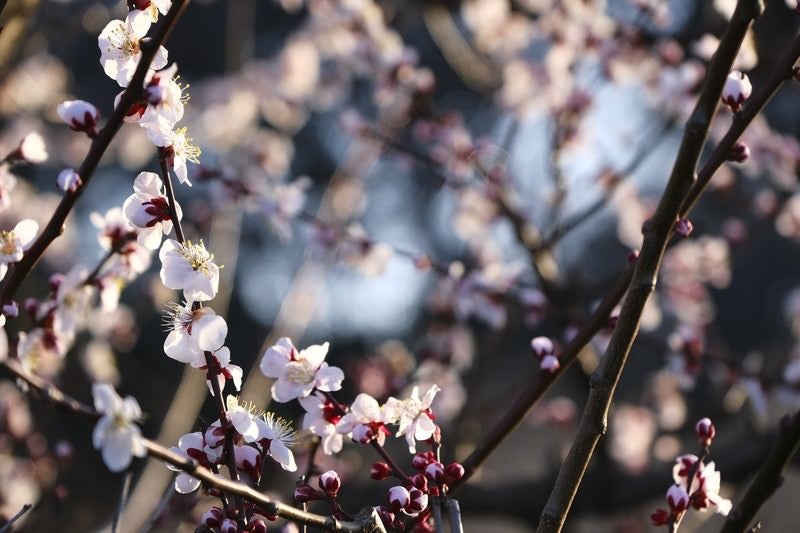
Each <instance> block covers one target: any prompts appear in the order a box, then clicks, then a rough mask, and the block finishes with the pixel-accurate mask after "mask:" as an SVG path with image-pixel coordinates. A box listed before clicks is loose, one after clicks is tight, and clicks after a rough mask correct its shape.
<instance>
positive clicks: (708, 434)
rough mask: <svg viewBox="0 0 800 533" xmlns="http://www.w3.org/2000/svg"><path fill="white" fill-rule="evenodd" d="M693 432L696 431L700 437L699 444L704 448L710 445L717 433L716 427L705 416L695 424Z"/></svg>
mask: <svg viewBox="0 0 800 533" xmlns="http://www.w3.org/2000/svg"><path fill="white" fill-rule="evenodd" d="M694 432H695V433H697V437H698V438H699V439H700V445H701V446H703V447H704V448H705V447H708V446H710V445H711V441H712V440H714V436H716V434H717V429H716V428H715V427H714V424H713V423H712V422H711V419H710V418H708V417H706V418H701V419H700V420H699V421H698V422H697V424H695V426H694Z"/></svg>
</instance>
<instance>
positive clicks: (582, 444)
mask: <svg viewBox="0 0 800 533" xmlns="http://www.w3.org/2000/svg"><path fill="white" fill-rule="evenodd" d="M761 9H762V6H761V3H760V2H758V1H757V0H740V1H739V2H738V3H737V6H736V10H735V11H734V14H733V16H732V17H731V21H730V24H729V26H728V29H727V30H726V32H725V35H723V37H722V40H721V41H720V45H719V49H718V50H717V52H716V54H715V55H714V57H713V58H712V60H711V64H710V65H709V70H708V74H707V76H706V80H705V83H704V84H703V89H702V90H701V93H700V96H699V98H698V101H697V104H696V106H695V109H694V111H693V112H692V114H691V116H690V118H689V120H688V122H687V125H686V129H685V131H684V136H683V141H682V142H681V147H680V150H679V152H678V155H677V157H676V160H675V165H674V166H673V169H672V173H671V175H670V179H669V181H668V183H667V186H666V188H665V190H664V193H663V195H662V197H661V200H660V201H659V203H658V207H657V208H656V212H655V215H654V216H653V218H652V219H651V220H650V221H648V222H647V223H646V224H645V227H644V228H643V233H644V243H643V246H642V251H641V254H640V256H639V258H638V260H637V261H636V267H635V270H634V274H633V278H632V280H631V284H630V288H629V290H628V294H627V296H626V298H625V301H624V303H623V307H622V310H621V312H620V317H619V321H618V322H617V324H616V327H615V329H614V333H613V335H612V337H611V341H610V342H609V345H608V348H607V350H606V353H605V356H604V357H603V360H602V362H601V364H600V366H599V367H598V369H597V370H596V371H595V373H594V374H593V375H592V379H591V382H590V385H591V386H590V390H589V397H588V399H587V402H586V406H585V408H584V411H583V415H582V416H581V420H580V423H579V426H578V432H577V435H576V437H575V440H574V441H573V443H572V446H571V447H570V450H569V453H568V454H567V457H566V459H565V461H564V462H563V464H562V466H561V469H560V470H559V473H558V477H557V479H556V482H555V485H554V487H553V491H552V492H551V494H550V497H549V498H548V501H547V504H546V505H545V507H544V510H543V512H542V516H541V519H540V521H539V527H538V529H537V531H538V532H539V533H544V532H557V531H561V529H562V527H563V526H564V522H565V520H566V518H567V514H568V513H569V510H570V507H571V506H572V502H573V500H574V498H575V494H576V493H577V491H578V487H579V486H580V484H581V481H582V480H583V476H584V474H585V473H586V468H587V467H588V465H589V461H590V460H591V457H592V455H593V454H594V450H595V448H596V446H597V443H598V441H599V440H600V437H601V436H602V435H603V434H604V433H605V431H606V426H607V418H608V411H609V408H610V406H611V401H612V399H613V397H614V393H615V391H616V387H617V384H618V383H619V378H620V376H621V374H622V370H623V368H624V367H625V364H626V362H627V359H628V355H629V354H630V351H631V348H632V347H633V342H634V340H635V339H636V336H637V333H638V330H639V322H640V319H641V316H642V312H643V310H644V306H645V304H646V303H647V300H648V299H649V297H650V294H651V293H652V292H653V290H654V289H655V284H656V279H657V277H658V272H659V270H660V267H661V260H662V258H663V256H664V251H665V250H666V247H667V244H668V242H669V240H670V236H671V234H672V231H673V227H674V225H675V222H676V219H677V217H678V215H679V214H680V211H681V206H682V205H683V203H684V200H685V199H686V198H687V195H688V193H689V191H690V190H691V188H692V186H693V185H694V182H695V179H696V176H695V172H696V168H697V161H698V159H699V157H700V153H701V151H702V149H703V145H704V144H705V141H706V138H707V136H708V130H709V128H710V126H711V121H712V119H713V117H714V115H715V113H716V111H717V108H718V107H719V100H720V94H721V93H722V87H723V85H724V83H725V80H726V78H727V76H728V73H729V72H730V70H731V65H732V64H733V61H734V59H735V57H736V54H737V52H738V50H739V47H740V46H741V43H742V41H743V40H744V37H745V35H746V34H747V31H748V29H749V28H750V24H751V23H752V21H753V20H754V19H755V18H756V17H757V16H758V15H759V14H760V13H761Z"/></svg>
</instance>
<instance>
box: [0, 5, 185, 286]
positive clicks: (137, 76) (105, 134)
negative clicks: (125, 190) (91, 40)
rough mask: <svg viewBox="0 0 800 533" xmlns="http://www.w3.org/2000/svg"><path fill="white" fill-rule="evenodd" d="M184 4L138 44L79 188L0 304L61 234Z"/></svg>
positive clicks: (19, 267) (12, 276)
mask: <svg viewBox="0 0 800 533" xmlns="http://www.w3.org/2000/svg"><path fill="white" fill-rule="evenodd" d="M188 4H189V0H175V1H174V2H173V3H172V7H171V8H170V10H169V12H168V13H167V14H166V15H165V16H164V19H163V21H162V22H161V24H160V25H159V27H158V28H157V29H156V32H155V34H154V35H153V37H152V39H151V40H149V41H147V42H146V43H143V44H142V46H141V49H142V57H141V58H140V59H139V65H138V66H137V67H136V72H135V73H134V75H133V78H132V79H131V82H130V84H128V88H127V89H126V90H125V92H124V93H122V97H121V98H120V101H119V103H118V104H117V106H116V108H115V109H114V112H113V113H112V114H111V116H110V117H109V119H108V122H106V124H105V126H103V129H101V130H100V131H99V132H98V134H97V136H96V137H95V138H94V139H93V140H92V144H91V146H90V147H89V152H88V153H87V154H86V157H85V158H84V159H83V162H82V163H81V165H80V167H79V168H78V175H79V176H80V177H81V180H82V181H83V185H82V186H81V187H78V188H77V189H75V190H74V191H67V192H65V193H64V197H63V198H62V199H61V202H60V203H59V204H58V207H56V210H55V212H54V213H53V216H52V217H51V218H50V220H49V221H48V223H47V225H46V226H45V227H44V229H43V230H42V233H41V235H39V237H38V238H37V239H36V240H35V241H34V243H33V245H31V247H30V249H28V251H27V252H25V255H24V256H23V258H22V259H21V260H20V261H19V262H18V263H16V265H14V267H13V268H12V269H11V271H10V272H9V275H8V277H7V278H6V281H5V283H4V284H3V288H2V290H0V301H2V302H8V301H9V300H12V299H13V298H14V294H16V292H17V289H19V287H20V285H22V282H23V281H24V280H25V278H26V277H27V276H28V274H30V272H31V270H33V267H35V266H36V263H38V262H39V259H40V258H41V257H42V255H43V254H44V252H45V250H47V247H48V246H50V244H51V243H52V242H53V241H54V240H55V239H56V238H57V237H58V236H59V235H61V233H62V232H63V231H64V222H65V221H66V220H67V217H68V216H69V214H70V213H71V212H72V208H73V207H74V206H75V203H76V202H77V201H78V198H80V197H81V195H82V194H83V191H84V189H85V188H86V186H87V185H89V181H90V180H91V179H92V176H93V175H94V171H95V170H96V169H97V166H98V164H99V163H100V158H101V157H103V154H104V153H105V151H106V149H107V148H108V146H109V145H110V144H111V141H112V140H113V139H114V136H115V135H116V134H117V132H118V131H119V129H120V127H121V126H122V123H123V119H124V118H125V114H126V113H127V111H128V109H130V107H131V105H133V104H134V103H135V102H136V101H137V100H139V99H140V97H141V94H142V90H143V86H144V79H145V76H146V75H147V70H148V69H149V68H150V63H151V62H152V61H153V58H154V57H155V54H156V52H158V48H159V46H161V45H162V44H163V43H164V42H165V41H166V39H167V37H168V36H169V34H170V33H171V32H172V28H173V27H174V26H175V24H176V23H177V21H178V19H179V18H180V15H181V13H183V10H184V9H185V8H186V7H187V6H188Z"/></svg>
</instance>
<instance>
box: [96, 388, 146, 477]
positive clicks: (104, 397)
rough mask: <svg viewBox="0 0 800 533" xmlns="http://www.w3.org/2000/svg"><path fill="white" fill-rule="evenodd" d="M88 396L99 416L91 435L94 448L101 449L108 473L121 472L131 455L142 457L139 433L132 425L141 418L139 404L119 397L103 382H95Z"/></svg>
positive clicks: (128, 462)
mask: <svg viewBox="0 0 800 533" xmlns="http://www.w3.org/2000/svg"><path fill="white" fill-rule="evenodd" d="M92 396H93V397H94V408H95V409H97V411H98V412H99V413H100V414H101V416H100V420H98V422H97V425H96V426H95V427H94V432H93V433H92V442H93V444H94V447H95V449H98V450H101V453H102V456H103V461H104V462H105V463H106V466H108V469H109V470H111V471H112V472H120V471H122V470H125V469H126V468H127V467H128V465H130V464H131V459H132V458H133V456H136V457H144V456H145V454H146V450H145V447H144V441H143V439H142V433H141V430H140V429H139V426H137V425H136V422H138V421H139V419H141V417H142V410H141V408H140V407H139V403H138V402H137V401H136V399H135V398H133V397H132V396H126V397H125V399H122V398H120V397H119V395H118V394H117V392H116V391H115V390H114V387H112V386H111V385H108V384H105V383H95V384H94V385H93V386H92Z"/></svg>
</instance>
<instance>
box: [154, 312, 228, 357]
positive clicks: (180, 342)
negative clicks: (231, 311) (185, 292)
mask: <svg viewBox="0 0 800 533" xmlns="http://www.w3.org/2000/svg"><path fill="white" fill-rule="evenodd" d="M164 326H165V327H166V328H167V329H168V330H169V334H168V335H167V339H166V340H165V341H164V352H165V353H166V354H167V355H168V356H169V357H171V358H172V359H175V360H176V361H179V362H181V363H192V366H198V365H195V364H194V363H195V362H196V361H200V362H201V364H200V365H199V366H202V365H205V363H206V361H205V356H204V352H206V351H208V352H215V351H217V350H219V349H220V348H221V347H222V345H223V344H224V343H225V337H226V336H227V335H228V324H227V323H226V322H225V319H224V318H222V317H221V316H219V315H217V313H215V312H214V310H213V309H211V308H210V307H201V308H199V309H194V307H193V306H192V304H191V303H189V302H186V303H185V304H184V305H181V304H179V303H176V302H170V303H169V304H167V308H166V311H165V313H164ZM229 359H230V358H229Z"/></svg>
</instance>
